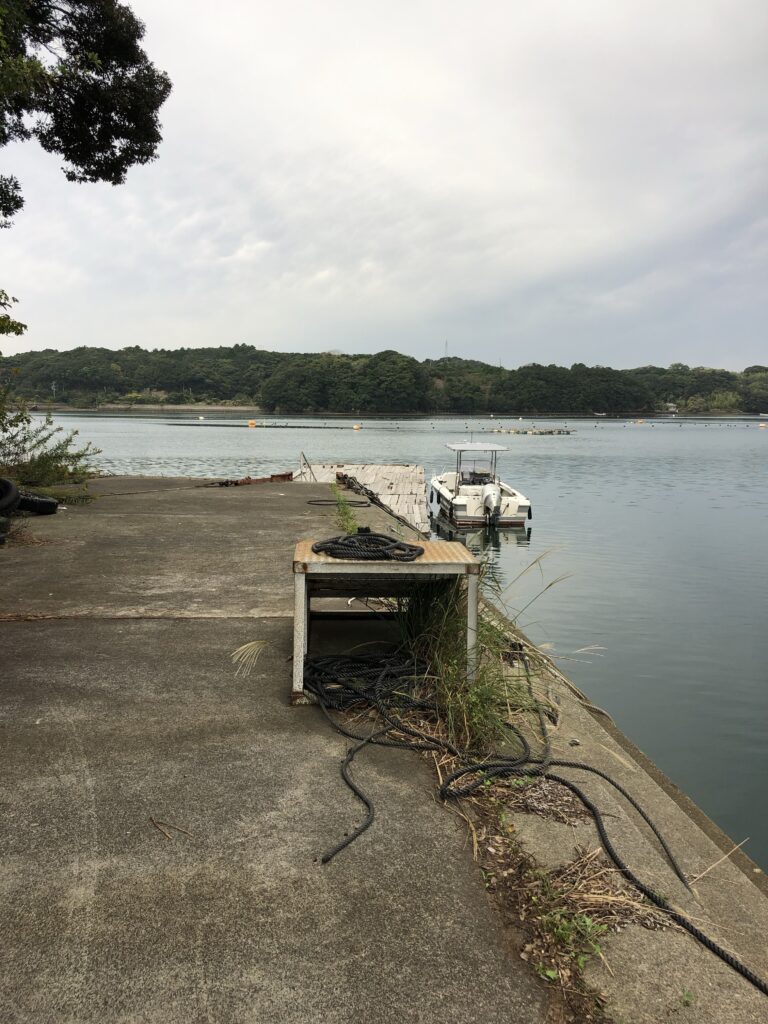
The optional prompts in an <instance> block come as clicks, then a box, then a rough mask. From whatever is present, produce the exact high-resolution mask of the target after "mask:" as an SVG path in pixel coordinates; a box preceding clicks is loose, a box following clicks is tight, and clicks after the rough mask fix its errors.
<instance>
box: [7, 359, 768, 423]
mask: <svg viewBox="0 0 768 1024" xmlns="http://www.w3.org/2000/svg"><path fill="white" fill-rule="evenodd" d="M1 382H9V383H10V384H11V386H12V387H13V389H14V390H15V391H16V392H17V393H19V394H21V395H23V396H24V397H26V398H27V399H29V400H30V401H32V402H35V403H39V404H45V403H48V402H51V401H56V402H64V403H67V404H69V405H72V406H80V407H82V406H88V407H90V406H97V405H100V404H105V403H115V402H120V403H124V402H125V403H133V404H136V405H141V404H150V403H157V402H163V403H167V404H185V403H189V402H199V403H231V404H237V405H241V404H242V405H251V404H253V405H256V406H259V407H261V408H262V409H264V410H265V411H267V412H270V413H352V414H358V413H436V414H451V413H457V414H471V413H491V412H492V413H494V414H495V415H521V416H525V415H533V416H544V415H547V414H553V415H557V414H563V415H570V416H576V415H589V414H591V413H605V414H607V415H609V416H611V415H628V414H635V413H652V412H655V411H664V410H665V409H666V408H667V403H674V404H675V405H676V406H677V408H678V410H679V411H680V412H689V413H696V412H737V411H741V412H747V413H750V412H751V413H756V412H768V367H766V366H750V367H748V368H747V369H746V370H744V371H743V372H742V373H734V372H730V371H727V370H711V369H706V368H703V367H696V368H691V367H688V366H684V365H683V364H681V363H675V364H673V365H672V366H670V367H669V368H667V369H663V368H661V367H657V366H643V367H639V368H637V369H633V370H612V369H609V368H608V367H604V366H585V365H584V364H583V363H575V364H574V365H573V366H571V367H570V368H565V367H562V366H552V365H550V366H541V365H538V364H537V363H530V364H528V365H526V366H521V367H519V369H516V370H505V369H502V368H501V367H499V366H490V365H488V364H487V363H481V362H477V361H475V360H471V359H457V358H445V359H427V360H425V361H424V362H418V360H416V359H413V358H411V357H410V356H404V355H401V354H400V353H398V352H394V351H385V352H377V353H376V354H375V355H341V354H336V353H330V352H324V353H320V354H298V353H286V352H267V351H264V350H262V349H258V348H254V347H253V346H251V345H234V346H233V347H231V348H187V349H174V350H166V349H155V350H153V351H147V350H146V349H142V348H139V347H138V346H133V347H131V348H124V349H121V350H120V351H114V350H112V349H105V348H85V347H83V348H76V349H72V350H70V351H67V352H56V351H53V350H47V351H44V352H26V353H22V354H20V355H12V356H7V357H5V358H0V383H1Z"/></svg>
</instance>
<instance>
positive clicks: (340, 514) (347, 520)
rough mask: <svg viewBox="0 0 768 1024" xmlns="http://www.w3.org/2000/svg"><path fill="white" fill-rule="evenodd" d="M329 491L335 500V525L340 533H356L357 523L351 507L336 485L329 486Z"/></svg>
mask: <svg viewBox="0 0 768 1024" xmlns="http://www.w3.org/2000/svg"><path fill="white" fill-rule="evenodd" d="M331 490H332V491H333V495H334V497H335V498H336V517H335V522H336V525H337V526H338V528H339V529H340V530H341V531H342V533H347V534H349V533H357V528H358V522H357V517H356V516H355V513H354V511H353V510H352V506H351V505H350V504H349V502H348V501H347V499H346V498H345V497H344V494H343V492H342V490H341V488H340V487H339V486H338V484H331Z"/></svg>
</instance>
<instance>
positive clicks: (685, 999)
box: [680, 988, 694, 1006]
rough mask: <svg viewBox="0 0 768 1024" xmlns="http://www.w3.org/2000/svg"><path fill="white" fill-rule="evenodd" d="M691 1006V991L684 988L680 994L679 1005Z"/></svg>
mask: <svg viewBox="0 0 768 1024" xmlns="http://www.w3.org/2000/svg"><path fill="white" fill-rule="evenodd" d="M693 1004H694V995H693V992H691V990H690V989H689V988H684V989H683V991H682V994H681V996H680V1005H681V1006H693Z"/></svg>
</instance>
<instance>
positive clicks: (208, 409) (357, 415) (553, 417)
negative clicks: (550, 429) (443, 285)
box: [29, 403, 765, 426]
mask: <svg viewBox="0 0 768 1024" xmlns="http://www.w3.org/2000/svg"><path fill="white" fill-rule="evenodd" d="M29 409H30V411H31V412H35V413H47V412H50V413H73V414H75V413H76V414H78V415H81V414H92V415H99V414H107V415H111V414H115V415H121V414H124V413H130V414H132V415H135V416H140V415H143V414H147V415H153V414H156V413H174V412H179V413H198V414H205V413H248V414H252V415H250V418H251V419H270V420H272V421H273V422H271V423H268V424H267V426H274V425H275V423H274V421H275V420H288V419H290V420H298V419H304V420H313V421H314V420H320V419H323V420H361V421H365V420H366V419H368V420H371V419H386V420H414V421H416V420H460V419H464V420H465V421H470V420H474V421H475V422H477V421H478V420H493V421H494V422H496V423H498V424H503V423H507V422H508V423H518V422H520V420H522V421H523V422H526V421H541V422H542V423H544V422H555V421H557V422H560V421H563V420H574V421H577V420H578V421H586V422H605V423H620V422H622V421H624V420H647V421H649V422H650V421H653V422H654V423H676V422H681V421H685V422H688V423H691V422H697V421H702V422H704V421H712V420H744V421H749V422H751V421H752V420H754V421H755V422H757V423H759V422H765V417H764V416H763V415H762V414H760V413H749V412H732V413H690V414H686V413H677V414H675V415H670V414H668V413H656V414H654V413H623V414H621V415H617V416H602V415H587V414H584V413H547V414H545V415H536V414H533V413H529V414H524V415H522V416H518V415H513V414H510V415H508V416H496V415H493V414H491V413H443V412H441V413H426V412H403V413H389V412H366V413H362V412H295V413H293V412H291V413H289V412H285V413H282V412H281V413H276V412H273V413H266V412H264V410H263V409H260V408H259V407H258V406H253V405H202V404H201V405H170V404H166V405H161V404H157V405H155V404H152V405H127V404H126V405H120V404H108V405H99V406H72V405H64V404H62V403H46V404H45V405H43V406H41V405H30V406H29Z"/></svg>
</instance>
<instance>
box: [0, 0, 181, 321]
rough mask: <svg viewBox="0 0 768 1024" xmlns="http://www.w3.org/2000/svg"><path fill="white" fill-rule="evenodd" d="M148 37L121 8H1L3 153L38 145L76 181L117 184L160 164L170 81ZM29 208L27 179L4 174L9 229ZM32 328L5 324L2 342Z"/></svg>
mask: <svg viewBox="0 0 768 1024" xmlns="http://www.w3.org/2000/svg"><path fill="white" fill-rule="evenodd" d="M143 36H144V25H143V24H142V23H141V21H139V19H138V18H137V17H136V16H135V15H134V14H133V12H132V11H131V10H130V8H129V7H127V6H126V5H125V4H123V3H119V2H118V0H0V148H1V147H3V146H6V145H7V144H8V143H9V142H18V141H26V140H29V139H32V138H35V139H37V141H38V142H39V143H40V145H41V146H42V147H43V149H45V150H46V151H47V152H49V153H58V154H59V155H60V156H62V157H63V158H64V166H63V168H62V170H63V171H64V174H65V176H66V177H67V179H68V180H69V181H77V182H95V181H106V182H109V183H110V184H112V185H120V184H122V182H123V181H125V176H126V173H127V171H128V169H129V168H130V167H133V166H134V165H135V164H146V163H148V162H149V161H150V160H154V159H155V157H156V155H157V147H158V145H159V143H160V141H161V134H160V124H159V121H158V111H159V109H160V107H161V106H162V104H163V103H164V102H165V100H166V99H167V97H168V94H169V93H170V91H171V82H170V79H169V78H168V76H167V75H166V74H165V72H164V71H159V70H158V69H157V68H156V67H155V66H154V65H153V64H152V63H151V61H150V60H149V58H148V57H147V55H146V54H145V52H144V51H143V50H142V48H141V45H140V43H141V40H142V38H143ZM23 205H24V198H23V196H22V192H21V185H20V183H19V181H18V179H17V178H16V177H15V176H14V175H12V174H3V175H0V227H9V226H10V223H11V218H12V217H13V216H14V215H15V214H17V213H18V212H19V210H20V209H21V208H22V206H23ZM2 299H3V302H2V305H3V307H4V308H5V309H6V310H7V308H8V305H7V303H8V301H10V300H9V299H8V296H7V295H5V293H2ZM19 327H20V328H21V329H20V330H19V329H18V328H19ZM23 330H24V325H23V324H19V322H18V321H14V320H11V318H10V316H9V315H8V314H7V312H6V313H4V314H3V317H2V318H0V334H2V333H16V334H19V333H22V331H23Z"/></svg>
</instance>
